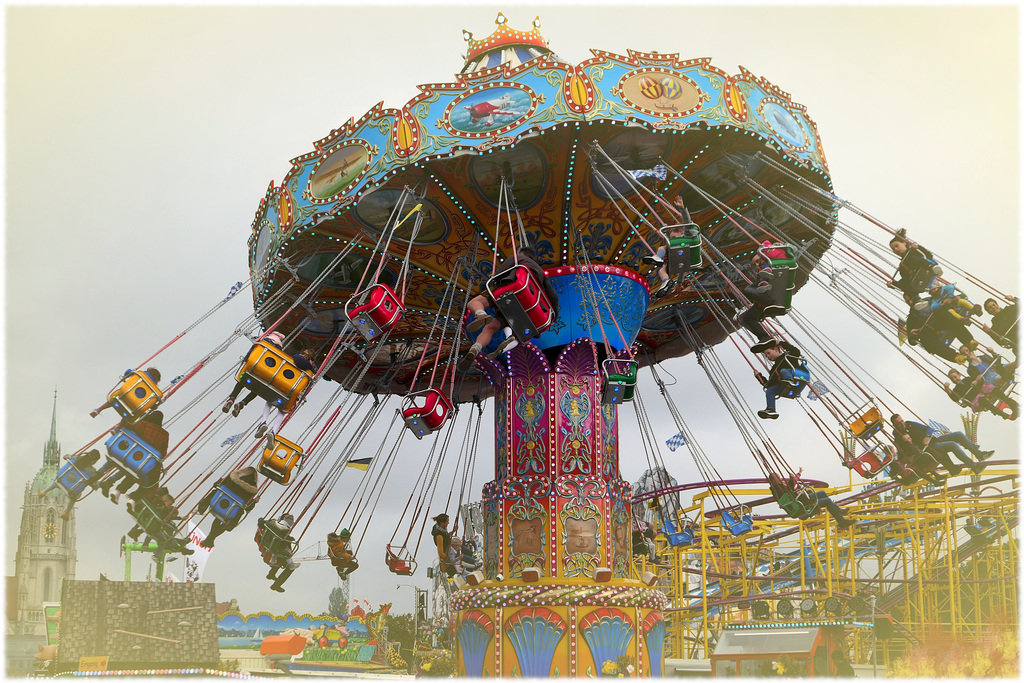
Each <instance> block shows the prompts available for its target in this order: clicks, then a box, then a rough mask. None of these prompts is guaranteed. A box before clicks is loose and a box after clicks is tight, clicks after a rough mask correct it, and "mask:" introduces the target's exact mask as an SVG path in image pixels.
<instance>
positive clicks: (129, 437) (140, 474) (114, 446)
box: [105, 427, 162, 486]
mask: <svg viewBox="0 0 1024 683" xmlns="http://www.w3.org/2000/svg"><path fill="white" fill-rule="evenodd" d="M105 445H106V447H107V454H108V459H107V462H108V463H111V462H112V463H113V464H114V465H115V466H116V467H117V468H119V469H121V470H124V471H125V472H126V473H127V474H128V475H129V476H131V477H134V478H135V479H137V480H138V481H139V484H140V485H141V486H152V485H153V484H155V483H157V481H158V480H159V478H160V460H161V459H162V456H161V455H160V452H159V451H157V450H156V449H155V448H153V447H152V446H150V445H149V444H148V443H146V442H145V441H143V440H142V439H141V438H139V436H138V435H136V434H135V432H132V431H131V430H129V429H127V428H125V427H122V428H120V429H118V430H117V431H116V432H114V433H113V435H111V437H110V438H109V439H107V441H106V444H105Z"/></svg>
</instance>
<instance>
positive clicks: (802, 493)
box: [786, 484, 818, 519]
mask: <svg viewBox="0 0 1024 683" xmlns="http://www.w3.org/2000/svg"><path fill="white" fill-rule="evenodd" d="M791 507H792V512H791V513H790V514H791V516H792V517H794V518H796V519H808V518H810V517H812V516H813V515H814V512H815V510H817V509H818V493H817V491H815V490H814V487H813V486H811V485H810V484H805V485H804V486H802V487H801V488H800V490H799V491H797V492H796V493H795V494H793V504H792V506H791ZM786 512H790V511H789V510H787V511H786Z"/></svg>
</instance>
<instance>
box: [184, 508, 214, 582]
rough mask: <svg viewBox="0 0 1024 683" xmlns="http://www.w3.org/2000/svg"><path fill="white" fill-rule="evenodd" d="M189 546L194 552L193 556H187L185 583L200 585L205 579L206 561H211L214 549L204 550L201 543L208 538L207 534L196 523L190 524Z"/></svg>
mask: <svg viewBox="0 0 1024 683" xmlns="http://www.w3.org/2000/svg"><path fill="white" fill-rule="evenodd" d="M188 525H189V531H188V545H187V546H186V547H187V548H189V549H190V550H192V554H191V555H185V556H184V557H185V583H199V582H200V581H202V579H203V570H204V569H206V561H207V560H208V559H210V553H212V552H213V548H203V547H202V546H200V545H199V543H200V541H202V540H203V539H204V538H206V534H205V533H204V532H203V530H202V529H200V528H199V526H198V525H197V524H196V523H195V522H189V524H188Z"/></svg>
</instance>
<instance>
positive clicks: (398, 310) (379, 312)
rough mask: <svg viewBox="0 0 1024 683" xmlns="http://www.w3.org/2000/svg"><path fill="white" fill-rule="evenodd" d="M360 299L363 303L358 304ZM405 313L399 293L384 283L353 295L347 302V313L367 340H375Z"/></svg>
mask: <svg viewBox="0 0 1024 683" xmlns="http://www.w3.org/2000/svg"><path fill="white" fill-rule="evenodd" d="M359 301H363V303H361V304H358V303H357V302H359ZM350 307H352V308H350ZM404 313H405V306H403V305H402V302H401V301H399V299H398V295H397V294H395V292H394V290H393V289H391V288H390V287H388V286H387V285H385V284H382V283H377V284H375V285H374V286H373V287H371V288H370V289H369V290H368V292H367V291H363V292H359V293H357V294H355V295H353V296H352V298H351V299H349V300H348V302H347V303H346V304H345V315H346V316H348V319H349V320H351V321H352V325H353V326H354V327H355V328H356V331H357V332H359V334H361V335H362V336H363V339H365V340H366V341H373V340H374V339H376V338H378V337H379V336H380V335H381V334H382V333H384V332H387V331H388V330H390V329H391V328H393V327H394V326H395V325H397V324H398V321H399V320H401V319H402V315H403V314H404Z"/></svg>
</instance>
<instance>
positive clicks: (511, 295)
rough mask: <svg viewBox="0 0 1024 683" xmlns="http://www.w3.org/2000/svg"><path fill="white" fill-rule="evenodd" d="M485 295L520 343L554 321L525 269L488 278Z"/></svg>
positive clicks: (543, 295) (538, 289)
mask: <svg viewBox="0 0 1024 683" xmlns="http://www.w3.org/2000/svg"><path fill="white" fill-rule="evenodd" d="M487 293H488V295H489V296H490V297H491V301H493V302H494V307H495V308H497V309H498V311H500V312H501V315H502V316H503V317H504V318H505V320H506V321H507V322H508V324H509V327H511V328H512V332H513V333H514V334H515V335H516V338H517V339H518V340H519V342H520V343H526V342H528V341H529V340H530V339H532V338H533V337H536V336H537V335H539V334H540V333H541V332H543V331H544V330H546V329H548V328H549V327H551V323H553V322H554V321H555V311H554V309H553V308H552V306H551V302H550V301H548V298H547V296H546V295H545V294H544V290H543V289H541V287H540V286H539V285H538V284H537V280H536V278H535V277H534V276H533V273H532V272H530V269H529V268H527V267H526V266H515V267H514V268H509V269H508V270H506V271H503V272H501V273H498V274H497V275H494V276H492V277H491V279H490V280H488V281H487Z"/></svg>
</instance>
